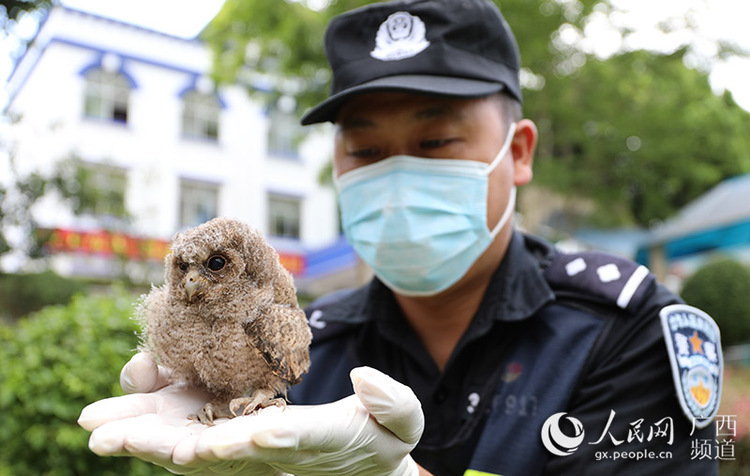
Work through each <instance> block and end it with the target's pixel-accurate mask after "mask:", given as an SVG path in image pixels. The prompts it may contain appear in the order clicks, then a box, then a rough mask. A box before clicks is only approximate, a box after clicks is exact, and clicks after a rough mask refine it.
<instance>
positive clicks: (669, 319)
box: [659, 304, 724, 428]
mask: <svg viewBox="0 0 750 476" xmlns="http://www.w3.org/2000/svg"><path fill="white" fill-rule="evenodd" d="M659 317H660V318H661V325H662V329H663V330H664V340H665V341H666V344H667V353H668V354H669V363H670V366H671V367H672V377H673V379H674V384H675V387H676V389H677V398H678V399H679V401H680V406H681V407H682V410H683V411H684V412H685V415H686V416H687V417H688V419H690V420H691V421H693V422H695V426H696V427H697V428H705V427H706V426H708V425H709V424H710V423H711V421H712V420H713V418H714V417H715V416H716V412H717V411H718V409H719V402H720V400H721V379H722V374H723V370H724V359H723V357H722V353H721V336H720V333H719V326H717V325H716V323H715V322H714V320H713V319H712V318H711V316H709V315H708V314H706V313H705V312H703V311H701V310H700V309H697V308H695V307H692V306H688V305H687V304H673V305H671V306H667V307H665V308H663V309H662V310H661V311H660V312H659Z"/></svg>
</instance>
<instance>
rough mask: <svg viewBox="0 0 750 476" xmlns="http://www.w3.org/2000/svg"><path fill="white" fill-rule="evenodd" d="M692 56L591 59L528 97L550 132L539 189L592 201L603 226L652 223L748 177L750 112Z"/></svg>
mask: <svg viewBox="0 0 750 476" xmlns="http://www.w3.org/2000/svg"><path fill="white" fill-rule="evenodd" d="M685 54H686V52H685V50H684V49H683V50H679V51H677V52H675V53H673V54H671V55H654V54H652V53H649V52H645V51H634V52H631V53H625V54H621V55H617V56H614V57H612V58H609V59H608V60H606V61H602V60H594V59H590V60H589V61H587V62H586V63H585V65H584V66H582V67H581V68H580V69H578V70H577V71H575V72H574V73H572V74H570V75H567V76H564V77H561V78H557V79H556V80H555V81H552V82H549V83H548V87H546V88H545V89H546V91H541V92H540V94H539V95H536V94H529V103H530V104H529V106H530V108H531V109H533V110H534V114H536V115H537V117H539V118H541V120H540V121H539V122H540V123H541V128H542V131H541V134H540V146H539V150H538V153H537V161H536V169H535V170H536V172H537V177H536V179H535V180H536V182H537V183H542V184H545V185H547V186H549V187H551V188H554V189H556V190H557V191H559V192H563V193H565V192H569V191H573V190H574V191H576V193H578V194H580V195H583V196H585V197H589V198H591V199H593V200H594V201H595V202H596V203H597V204H598V205H599V208H598V212H597V213H596V214H595V215H594V216H593V217H590V218H591V219H592V220H594V221H595V223H599V224H603V225H610V226H612V225H622V224H638V225H641V226H648V225H650V224H651V222H652V221H653V220H663V219H665V218H667V217H669V216H670V215H672V214H673V213H675V212H676V210H678V209H679V208H681V207H682V206H683V205H685V204H686V203H688V202H690V201H692V200H694V199H695V198H697V197H698V196H699V195H700V194H701V193H703V192H705V191H706V190H707V189H709V188H710V187H712V186H714V185H715V184H716V183H718V182H720V181H721V180H723V179H725V178H727V177H731V176H733V175H738V174H742V173H746V172H750V154H747V151H748V150H750V137H749V136H748V135H747V133H746V131H748V130H750V114H748V113H747V112H745V111H744V110H742V109H741V108H740V107H739V106H738V105H737V104H736V103H735V102H734V101H733V100H732V98H731V96H730V95H729V94H728V93H725V94H724V95H723V96H716V95H714V94H713V93H712V91H711V88H710V86H709V83H708V78H707V76H706V75H705V74H704V73H701V72H700V71H697V70H694V69H689V68H686V67H685V66H684V63H683V58H684V56H685ZM550 94H554V96H555V99H554V100H550V99H549V96H550Z"/></svg>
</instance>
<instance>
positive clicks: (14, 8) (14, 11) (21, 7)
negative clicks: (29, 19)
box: [0, 0, 54, 28]
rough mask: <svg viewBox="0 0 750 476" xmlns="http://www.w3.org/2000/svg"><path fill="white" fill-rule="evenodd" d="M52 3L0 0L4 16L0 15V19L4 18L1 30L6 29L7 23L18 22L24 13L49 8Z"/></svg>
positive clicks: (31, 0)
mask: <svg viewBox="0 0 750 476" xmlns="http://www.w3.org/2000/svg"><path fill="white" fill-rule="evenodd" d="M53 3H54V2H53V1H52V0H0V6H2V7H3V9H4V10H5V12H4V13H5V14H4V15H0V18H2V17H3V16H4V18H3V19H2V22H3V28H6V27H7V25H8V22H16V21H18V19H19V18H20V17H21V15H23V14H24V13H27V12H32V11H35V10H39V9H46V8H49V7H50V5H52V4H53Z"/></svg>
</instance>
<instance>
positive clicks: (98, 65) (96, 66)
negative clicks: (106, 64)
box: [78, 53, 138, 89]
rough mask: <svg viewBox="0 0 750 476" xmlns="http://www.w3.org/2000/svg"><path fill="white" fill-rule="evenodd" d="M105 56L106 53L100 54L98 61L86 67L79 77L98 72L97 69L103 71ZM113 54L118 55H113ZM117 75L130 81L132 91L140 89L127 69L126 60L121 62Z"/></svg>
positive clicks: (79, 73)
mask: <svg viewBox="0 0 750 476" xmlns="http://www.w3.org/2000/svg"><path fill="white" fill-rule="evenodd" d="M105 54H106V53H100V54H99V57H98V58H97V59H96V61H94V62H93V63H91V64H90V65H88V66H85V67H84V68H82V69H81V70H80V71H79V72H78V75H79V76H86V75H87V74H88V73H89V72H90V71H93V70H97V69H102V58H104V55H105ZM113 54H116V53H113ZM117 56H119V57H120V58H122V56H120V55H117ZM117 73H118V74H120V75H122V76H123V77H124V78H125V79H127V80H128V83H129V84H130V89H138V83H137V82H136V80H135V78H133V75H132V74H130V73H128V70H127V68H126V64H125V61H124V60H123V61H121V62H120V67H119V69H118V70H117Z"/></svg>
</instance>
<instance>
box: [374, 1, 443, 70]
mask: <svg viewBox="0 0 750 476" xmlns="http://www.w3.org/2000/svg"><path fill="white" fill-rule="evenodd" d="M425 31H426V30H425V26H424V22H423V21H422V20H421V19H420V18H419V17H417V16H414V15H412V14H410V13H407V12H396V13H393V14H391V15H390V16H389V17H388V18H387V19H386V20H385V21H384V22H383V23H382V24H381V25H380V28H378V33H377V36H376V37H375V49H374V50H372V51H371V52H370V56H372V57H373V58H376V59H379V60H381V61H396V60H401V59H405V58H411V57H413V56H416V55H418V54H419V53H421V52H422V51H424V50H425V48H427V47H428V46H430V42H429V41H427V39H426V38H425Z"/></svg>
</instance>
